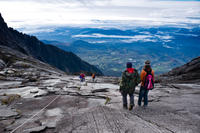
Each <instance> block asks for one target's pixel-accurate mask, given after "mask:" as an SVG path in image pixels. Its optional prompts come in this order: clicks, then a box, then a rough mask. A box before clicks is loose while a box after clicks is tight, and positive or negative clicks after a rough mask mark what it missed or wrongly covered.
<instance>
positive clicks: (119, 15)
mask: <svg viewBox="0 0 200 133" xmlns="http://www.w3.org/2000/svg"><path fill="white" fill-rule="evenodd" d="M0 12H1V13H2V15H3V17H4V18H5V20H6V22H7V23H8V25H9V26H12V27H15V28H24V27H30V26H33V25H34V26H35V25H36V26H49V25H56V26H62V25H89V26H91V25H98V24H99V23H100V24H101V25H105V26H107V25H109V26H113V25H114V26H120V25H123V26H126V25H127V24H128V25H130V26H134V25H136V26H137V25H142V26H152V25H165V24H169V25H185V23H189V24H200V19H199V18H200V2H199V1H176V0H174V1H172V0H171V1H163V0H54V1H52V0H0ZM194 18H196V19H194ZM94 20H98V21H94Z"/></svg>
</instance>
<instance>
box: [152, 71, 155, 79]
mask: <svg viewBox="0 0 200 133" xmlns="http://www.w3.org/2000/svg"><path fill="white" fill-rule="evenodd" d="M152 76H153V82H155V76H154V71H153V70H152Z"/></svg>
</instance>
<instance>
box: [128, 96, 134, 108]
mask: <svg viewBox="0 0 200 133" xmlns="http://www.w3.org/2000/svg"><path fill="white" fill-rule="evenodd" d="M129 96H130V105H132V106H134V95H133V93H131V94H129Z"/></svg>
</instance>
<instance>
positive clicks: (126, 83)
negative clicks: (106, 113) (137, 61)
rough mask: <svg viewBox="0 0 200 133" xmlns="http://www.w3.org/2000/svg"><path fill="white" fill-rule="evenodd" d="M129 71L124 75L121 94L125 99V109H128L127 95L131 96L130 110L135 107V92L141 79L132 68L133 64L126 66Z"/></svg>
mask: <svg viewBox="0 0 200 133" xmlns="http://www.w3.org/2000/svg"><path fill="white" fill-rule="evenodd" d="M126 67H127V69H126V70H125V71H124V72H123V74H122V81H121V83H120V92H121V94H122V99H123V108H124V109H127V95H128V94H129V96H130V106H129V110H132V109H133V106H134V92H135V87H136V86H137V85H138V84H139V83H140V77H139V74H138V72H137V70H136V69H134V68H132V63H130V62H128V63H127V64H126Z"/></svg>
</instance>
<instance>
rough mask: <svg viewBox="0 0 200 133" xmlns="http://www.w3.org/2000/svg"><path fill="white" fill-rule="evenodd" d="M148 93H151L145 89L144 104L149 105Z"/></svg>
mask: <svg viewBox="0 0 200 133" xmlns="http://www.w3.org/2000/svg"><path fill="white" fill-rule="evenodd" d="M148 93H149V90H147V89H145V91H144V106H147V105H148Z"/></svg>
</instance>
